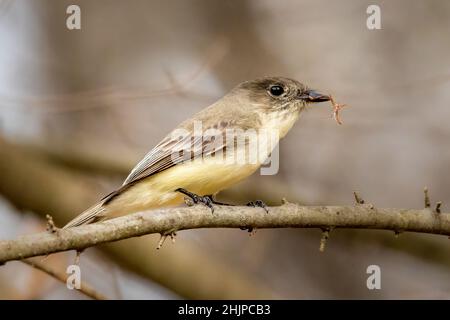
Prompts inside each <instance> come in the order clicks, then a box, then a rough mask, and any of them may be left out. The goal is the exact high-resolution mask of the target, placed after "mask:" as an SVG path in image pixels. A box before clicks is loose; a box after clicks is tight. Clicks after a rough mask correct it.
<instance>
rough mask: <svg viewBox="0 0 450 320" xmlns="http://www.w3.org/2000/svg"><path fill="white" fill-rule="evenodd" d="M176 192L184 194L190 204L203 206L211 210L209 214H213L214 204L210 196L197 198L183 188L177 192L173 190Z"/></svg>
mask: <svg viewBox="0 0 450 320" xmlns="http://www.w3.org/2000/svg"><path fill="white" fill-rule="evenodd" d="M175 191H177V192H180V193H182V194H184V195H185V196H187V197H189V198H190V199H191V200H192V202H193V203H194V204H199V203H201V204H203V205H205V206H207V207H208V208H209V209H211V213H214V204H215V203H216V202H215V201H214V199H213V197H212V196H210V195H207V196H199V195H197V194H195V193H192V192H189V191H187V190H186V189H183V188H178V189H177V190H175Z"/></svg>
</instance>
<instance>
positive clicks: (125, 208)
mask: <svg viewBox="0 0 450 320" xmlns="http://www.w3.org/2000/svg"><path fill="white" fill-rule="evenodd" d="M259 166H260V164H224V163H217V162H215V161H214V160H211V159H199V160H196V161H192V162H187V163H184V164H179V165H176V166H174V167H172V168H170V169H167V170H165V171H162V172H160V173H158V174H155V175H153V176H151V177H149V178H146V179H144V180H141V181H140V182H138V183H136V185H134V186H132V187H130V188H129V189H127V190H126V191H125V192H124V193H122V194H121V195H119V196H117V197H116V198H114V199H113V200H112V201H111V202H110V203H108V204H107V206H106V208H105V209H106V210H105V214H106V216H107V217H116V216H121V215H124V214H129V213H132V212H137V211H142V210H147V209H152V208H159V207H165V206H173V205H178V204H181V203H182V202H183V198H184V195H182V194H180V193H179V192H175V191H174V190H176V189H178V188H184V189H186V190H188V191H190V192H193V193H195V194H198V195H209V194H216V193H217V192H219V191H221V190H223V189H226V188H228V187H230V186H231V185H233V184H235V183H237V182H239V181H240V180H242V179H245V178H246V177H248V176H250V175H251V174H252V173H254V172H255V171H256V170H257V169H258V168H259Z"/></svg>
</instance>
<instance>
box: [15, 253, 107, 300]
mask: <svg viewBox="0 0 450 320" xmlns="http://www.w3.org/2000/svg"><path fill="white" fill-rule="evenodd" d="M22 262H24V263H26V264H27V265H29V266H31V267H33V268H35V269H38V270H40V271H42V272H45V273H46V274H48V275H49V276H50V277H52V278H54V279H56V280H58V281H60V282H61V283H63V284H64V285H65V284H66V278H67V274H65V273H63V272H60V271H57V270H54V269H52V268H51V267H49V266H48V265H46V264H44V263H42V262H41V261H39V260H38V259H24V260H22ZM78 290H79V291H80V292H82V293H84V294H85V295H86V296H88V297H90V298H92V299H95V300H106V299H108V298H107V297H106V296H104V295H103V294H101V293H99V292H97V291H96V290H95V289H94V288H92V287H91V286H90V285H89V284H87V283H86V282H84V281H81V287H80V289H78Z"/></svg>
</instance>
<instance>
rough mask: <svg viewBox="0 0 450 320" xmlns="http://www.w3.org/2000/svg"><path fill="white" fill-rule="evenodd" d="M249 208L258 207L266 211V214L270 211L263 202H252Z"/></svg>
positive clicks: (248, 204)
mask: <svg viewBox="0 0 450 320" xmlns="http://www.w3.org/2000/svg"><path fill="white" fill-rule="evenodd" d="M247 206H248V207H254V208H257V207H258V208H263V209H264V210H266V213H269V209H268V208H267V205H266V204H265V203H264V201H262V200H255V201H250V202H249V203H247Z"/></svg>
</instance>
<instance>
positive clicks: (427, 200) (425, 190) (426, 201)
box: [423, 187, 431, 208]
mask: <svg viewBox="0 0 450 320" xmlns="http://www.w3.org/2000/svg"><path fill="white" fill-rule="evenodd" d="M423 194H424V204H425V208H429V207H431V201H430V196H429V194H428V188H427V187H425V188H423Z"/></svg>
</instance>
